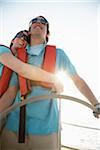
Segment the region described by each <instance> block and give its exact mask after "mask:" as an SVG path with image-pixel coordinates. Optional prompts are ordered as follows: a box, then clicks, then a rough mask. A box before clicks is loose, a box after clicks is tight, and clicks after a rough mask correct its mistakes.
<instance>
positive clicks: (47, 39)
mask: <svg viewBox="0 0 100 150" xmlns="http://www.w3.org/2000/svg"><path fill="white" fill-rule="evenodd" d="M38 17H41V18H43V19H44V20H46V21H47V19H46V18H45V17H43V16H38ZM36 18H37V17H36ZM32 20H33V19H32ZM32 20H31V21H30V22H29V24H31V23H32ZM29 31H30V27H29ZM49 33H50V32H49V22H48V21H47V35H48V34H49ZM29 41H30V35H29ZM48 41H49V38H48V36H46V42H48Z"/></svg>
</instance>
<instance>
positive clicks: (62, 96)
mask: <svg viewBox="0 0 100 150" xmlns="http://www.w3.org/2000/svg"><path fill="white" fill-rule="evenodd" d="M53 98H59V99H67V100H71V101H74V102H77V103H80V104H82V105H84V106H86V107H88V108H89V109H91V110H92V111H94V110H95V108H94V106H92V105H91V104H89V103H87V102H85V101H83V100H81V99H78V98H75V97H72V96H67V95H59V94H50V95H41V96H34V97H32V98H29V99H25V100H24V101H21V102H18V103H16V104H13V105H11V106H10V107H9V108H7V109H6V110H4V111H3V112H1V114H0V119H2V118H4V117H5V116H6V115H7V114H9V113H10V112H11V111H13V110H14V109H16V108H17V107H21V106H23V105H26V104H30V103H33V102H36V101H39V100H45V99H53Z"/></svg>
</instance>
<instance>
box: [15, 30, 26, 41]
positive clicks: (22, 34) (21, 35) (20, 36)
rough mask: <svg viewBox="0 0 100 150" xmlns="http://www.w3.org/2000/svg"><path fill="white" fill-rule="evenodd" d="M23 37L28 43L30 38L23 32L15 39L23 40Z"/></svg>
mask: <svg viewBox="0 0 100 150" xmlns="http://www.w3.org/2000/svg"><path fill="white" fill-rule="evenodd" d="M22 37H23V38H24V40H25V41H28V36H27V35H25V34H24V33H23V32H21V33H18V34H17V35H16V36H15V38H22Z"/></svg>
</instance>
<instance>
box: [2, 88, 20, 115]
mask: <svg viewBox="0 0 100 150" xmlns="http://www.w3.org/2000/svg"><path fill="white" fill-rule="evenodd" d="M17 91H18V88H17V87H16V86H10V87H9V88H8V89H7V91H6V92H5V93H4V94H3V96H2V97H1V98H0V112H2V111H4V110H5V109H6V108H8V107H9V106H10V105H11V104H12V103H13V101H14V99H15V97H16V94H17Z"/></svg>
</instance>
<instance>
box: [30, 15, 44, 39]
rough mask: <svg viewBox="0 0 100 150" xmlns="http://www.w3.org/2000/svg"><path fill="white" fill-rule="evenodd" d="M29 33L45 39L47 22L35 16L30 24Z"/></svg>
mask: <svg viewBox="0 0 100 150" xmlns="http://www.w3.org/2000/svg"><path fill="white" fill-rule="evenodd" d="M30 34H31V35H32V36H33V37H38V38H41V39H43V40H44V41H45V40H46V35H47V22H46V21H45V20H44V18H42V17H37V18H34V19H33V20H32V23H31V26H30Z"/></svg>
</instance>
